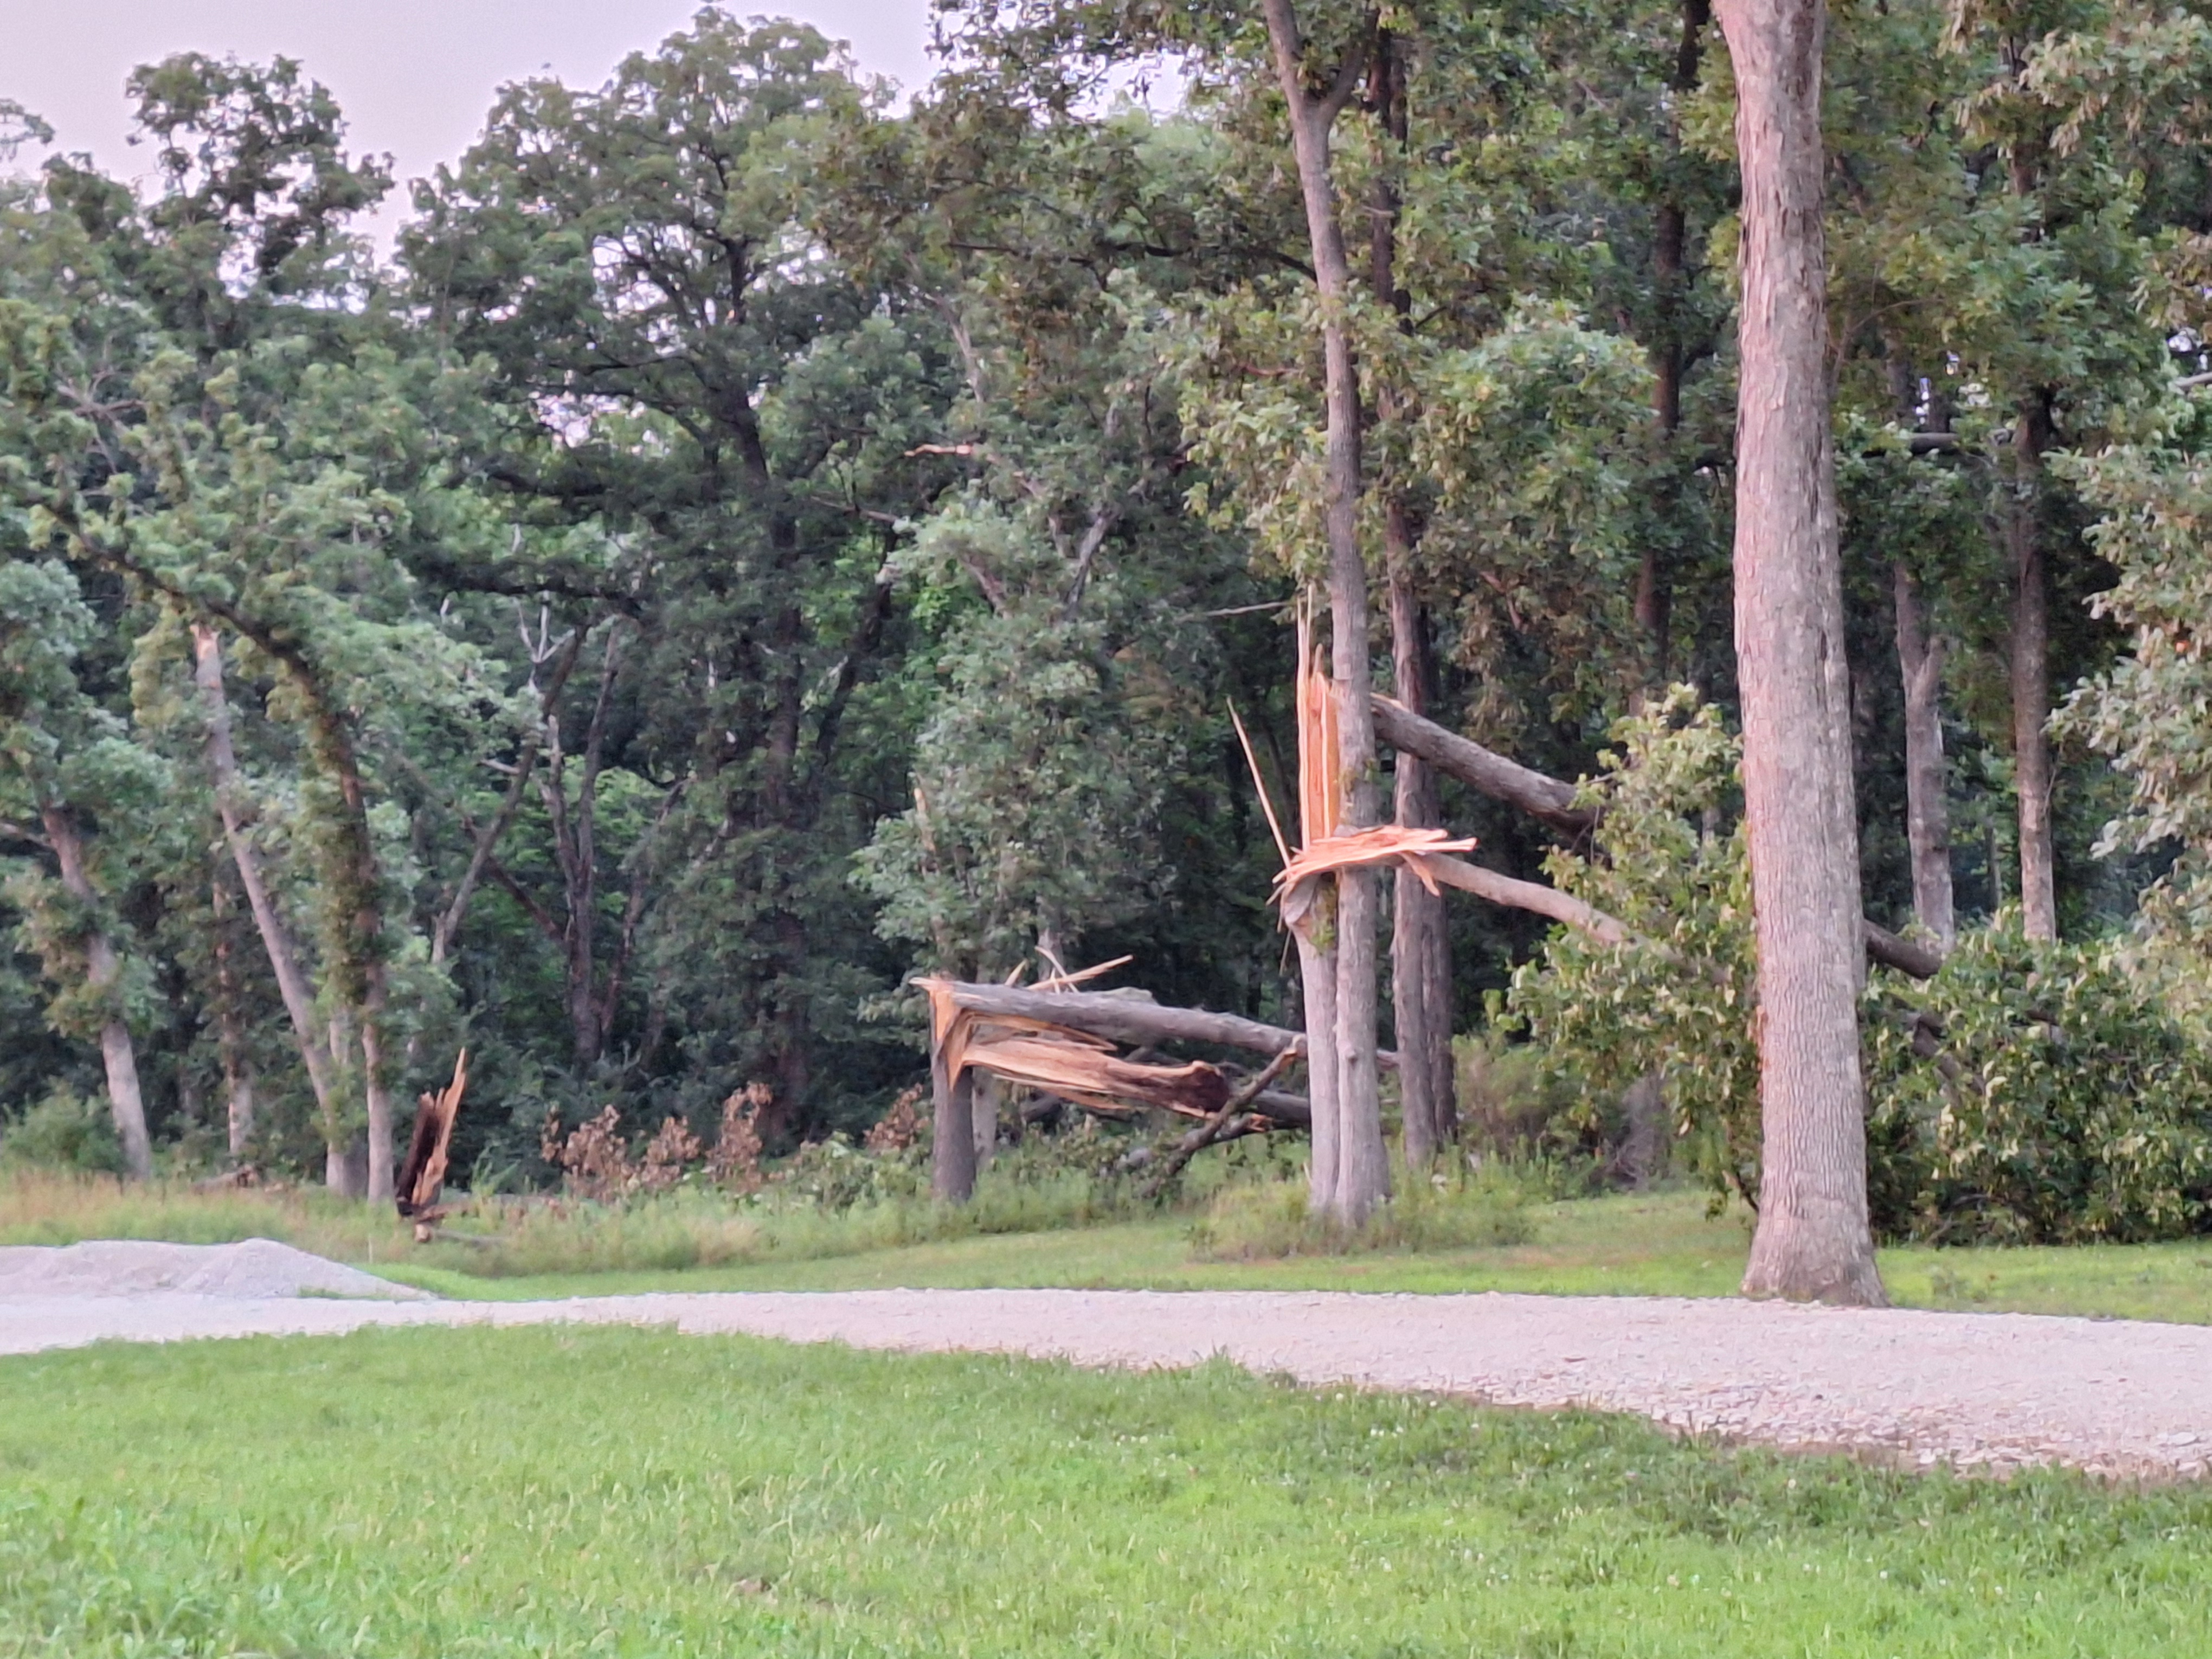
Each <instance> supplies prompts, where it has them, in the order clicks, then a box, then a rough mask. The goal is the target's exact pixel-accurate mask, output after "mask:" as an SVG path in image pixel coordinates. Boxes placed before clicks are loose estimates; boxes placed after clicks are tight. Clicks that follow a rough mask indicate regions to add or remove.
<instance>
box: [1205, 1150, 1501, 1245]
mask: <svg viewBox="0 0 2212 1659" xmlns="http://www.w3.org/2000/svg"><path fill="white" fill-rule="evenodd" d="M1532 1232H1533V1227H1532V1224H1531V1222H1530V1218H1529V1216H1528V1200H1527V1194H1526V1193H1525V1192H1524V1190H1523V1188H1522V1186H1521V1184H1520V1183H1519V1182H1516V1181H1515V1180H1514V1179H1513V1178H1512V1177H1511V1176H1509V1175H1507V1174H1506V1173H1504V1171H1503V1170H1499V1169H1498V1166H1496V1165H1494V1164H1492V1165H1486V1166H1485V1167H1484V1168H1483V1169H1481V1170H1478V1171H1475V1172H1473V1173H1471V1174H1468V1175H1461V1176H1436V1177H1432V1178H1431V1179H1426V1180H1422V1179H1405V1178H1401V1180H1400V1182H1399V1184H1398V1190H1397V1191H1396V1192H1395V1194H1393V1195H1392V1196H1391V1198H1390V1199H1389V1201H1388V1202H1387V1203H1385V1204H1383V1205H1382V1206H1380V1207H1379V1208H1377V1209H1376V1212H1375V1213H1374V1214H1373V1215H1371V1216H1370V1217H1369V1218H1367V1220H1366V1221H1365V1222H1364V1223H1363V1224H1362V1225H1359V1226H1358V1227H1351V1228H1347V1227H1346V1226H1344V1225H1341V1224H1340V1223H1339V1222H1336V1221H1334V1220H1333V1219H1331V1218H1328V1217H1325V1216H1316V1215H1314V1214H1312V1213H1310V1212H1309V1211H1308V1209H1307V1207H1306V1188H1305V1183H1304V1182H1303V1181H1295V1180H1292V1181H1269V1182H1236V1183H1232V1184H1230V1185H1226V1186H1224V1187H1223V1188H1220V1189H1219V1190H1218V1192H1217V1193H1216V1194H1214V1196H1213V1198H1212V1200H1211V1201H1210V1202H1209V1203H1208V1204H1207V1205H1206V1208H1205V1210H1204V1211H1203V1212H1201V1213H1200V1216H1199V1218H1198V1219H1197V1220H1196V1221H1195V1222H1194V1223H1193V1224H1192V1225H1191V1229H1190V1242H1191V1249H1192V1253H1193V1254H1194V1255H1196V1256H1197V1257H1198V1259H1199V1260H1200V1261H1279V1260H1281V1259H1283V1258H1285V1257H1287V1256H1299V1255H1356V1254H1359V1253H1362V1252H1367V1251H1408V1252H1410V1251H1417V1250H1455V1249H1476V1248H1480V1247H1481V1246H1484V1245H1492V1244H1522V1243H1527V1242H1528V1239H1529V1237H1531V1236H1532Z"/></svg>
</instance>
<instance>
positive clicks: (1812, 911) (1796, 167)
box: [1717, 0, 1883, 1305]
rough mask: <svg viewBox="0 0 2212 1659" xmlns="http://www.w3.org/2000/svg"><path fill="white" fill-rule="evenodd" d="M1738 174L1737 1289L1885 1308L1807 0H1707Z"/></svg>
mask: <svg viewBox="0 0 2212 1659" xmlns="http://www.w3.org/2000/svg"><path fill="white" fill-rule="evenodd" d="M1717 11H1718V13H1719V16H1720V22H1721V29H1722V32H1723V34H1724V35H1725V37H1726V39H1727V40H1728V46H1729V54H1730V56H1731V57H1732V58H1733V59H1734V61H1735V79H1736V88H1737V101H1736V148H1737V154H1738V156H1739V159H1740V162H1741V168H1742V178H1743V206H1742V233H1741V262H1742V263H1741V312H1740V314H1739V319H1738V324H1737V327H1738V341H1739V348H1740V357H1741V380H1740V383H1739V392H1738V404H1737V436H1736V443H1737V453H1736V522H1735V643H1736V663H1737V680H1738V685H1739V688H1740V691H1741V699H1742V708H1743V784H1744V817H1745V822H1746V824H1747V831H1748V840H1749V843H1750V850H1751V873H1752V901H1753V909H1754V911H1755V913H1756V939H1757V943H1758V953H1759V1014H1758V1032H1759V1105H1760V1122H1761V1130H1762V1170H1761V1174H1760V1179H1759V1226H1758V1231H1757V1232H1756V1233H1755V1234H1754V1236H1753V1241H1752V1251H1751V1262H1750V1267H1749V1268H1748V1270H1747V1272H1746V1273H1745V1275H1744V1283H1743V1288H1744V1291H1745V1294H1747V1295H1749V1296H1782V1297H1791V1298H1794V1299H1797V1300H1808V1301H1809V1300H1818V1301H1827V1302H1840V1303H1850V1304H1863V1305H1878V1304H1881V1302H1882V1300H1883V1296H1882V1288H1881V1278H1880V1276H1879V1274H1878V1273H1876V1271H1875V1259H1874V1240H1873V1237H1872V1234H1871V1232H1870V1231H1869V1226H1868V1220H1867V1192H1866V1133H1865V1128H1864V1122H1863V1094H1864V1091H1863V1085H1862V1083H1861V1080H1860V1074H1859V1041H1858V989H1859V984H1860V980H1861V975H1862V974H1863V962H1864V957H1863V945H1862V943H1861V940H1860V917H1859V899H1858V854H1857V829H1856V824H1855V822H1854V818H1853V806H1852V799H1851V753H1850V725H1849V718H1850V685H1849V671H1848V668H1847V666H1846V664H1845V659H1844V608H1843V585H1842V571H1841V560H1840V556H1839V550H1838V532H1837V521H1836V495H1835V489H1836V485H1835V456H1834V452H1833V448H1832V440H1831V435H1830V432H1829V425H1828V402H1829V398H1828V381H1827V367H1826V350H1827V343H1828V332H1827V264H1826V246H1825V238H1824V236H1823V233H1822V228H1821V222H1820V212H1821V202H1820V190H1821V178H1822V160H1821V147H1820V76H1821V47H1822V39H1821V37H1822V33H1823V28H1824V25H1825V21H1826V20H1825V15H1824V10H1823V8H1822V6H1821V4H1820V0H1719V4H1718V6H1717Z"/></svg>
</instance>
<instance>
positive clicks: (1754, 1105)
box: [1498, 687, 1759, 1201]
mask: <svg viewBox="0 0 2212 1659" xmlns="http://www.w3.org/2000/svg"><path fill="white" fill-rule="evenodd" d="M1613 741H1614V744H1615V745H1616V746H1615V747H1614V748H1613V749H1611V750H1607V751H1606V752H1605V753H1604V754H1603V755H1601V757H1600V764H1601V767H1602V768H1603V771H1602V773H1601V775H1599V776H1598V777H1596V778H1595V779H1593V780H1591V781H1589V782H1587V783H1585V784H1584V786H1583V791H1582V793H1581V796H1580V799H1581V800H1582V802H1583V805H1587V806H1589V807H1592V808H1594V809H1595V810H1596V811H1598V812H1599V814H1600V816H1599V818H1598V823H1597V828H1596V829H1595V832H1594V836H1593V840H1594V846H1593V848H1592V849H1591V851H1590V853H1589V854H1587V855H1585V854H1577V853H1571V852H1565V851H1560V852H1555V853H1553V854H1552V855H1551V857H1550V858H1549V860H1547V867H1548V869H1549V870H1550V872H1551V874H1552V877H1553V880H1554V881H1555V882H1556V883H1557V884H1559V887H1560V888H1561V889H1562V890H1565V891H1566V892H1569V893H1571V894H1573V895H1574V896H1576V897H1577V898H1579V899H1582V900H1583V901H1585V902H1588V903H1589V904H1590V905H1592V906H1594V907H1595V908H1597V909H1598V910H1600V911H1602V912H1603V913H1605V914H1606V915H1609V916H1612V917H1613V918H1614V919H1615V920H1616V921H1619V922H1620V923H1621V924H1622V925H1623V926H1624V927H1626V929H1627V932H1628V934H1629V938H1628V939H1627V940H1626V942H1624V943H1621V944H1607V943H1605V942H1603V941H1601V940H1599V939H1593V938H1591V937H1590V936H1589V935H1588V934H1585V933H1577V932H1574V931H1572V930H1570V929H1565V928H1562V929H1559V930H1558V931H1557V932H1556V933H1554V934H1553V937H1552V938H1551V939H1548V940H1547V942H1546V944H1545V946H1544V954H1543V957H1542V958H1541V960H1540V961H1534V962H1530V963H1524V964H1522V966H1521V967H1520V968H1518V969H1516V970H1515V972H1514V975H1513V981H1512V985H1511V987H1510V991H1509V992H1508V993H1507V994H1506V996H1505V997H1504V999H1503V1000H1502V1002H1501V1003H1500V1005H1499V1007H1498V1014H1499V1016H1500V1018H1501V1021H1502V1023H1504V1024H1505V1025H1507V1027H1508V1028H1509V1029H1511V1030H1517V1031H1521V1032H1523V1033H1525V1034H1526V1035H1527V1036H1528V1038H1529V1039H1530V1041H1531V1042H1534V1044H1536V1045H1537V1046H1538V1047H1539V1048H1541V1050H1542V1051H1543V1052H1544V1054H1546V1056H1547V1060H1548V1061H1549V1062H1550V1063H1551V1064H1552V1065H1553V1066H1555V1067H1556V1068H1558V1070H1559V1072H1560V1073H1564V1074H1565V1077H1567V1078H1569V1079H1572V1080H1574V1081H1575V1082H1577V1083H1579V1084H1580V1085H1582V1087H1583V1091H1584V1093H1583V1105H1582V1107H1581V1111H1582V1113H1583V1115H1585V1117H1587V1116H1588V1115H1589V1114H1593V1113H1595V1112H1596V1111H1597V1110H1599V1109H1600V1108H1599V1106H1598V1102H1600V1101H1601V1100H1604V1099H1607V1098H1617V1097H1619V1096H1620V1094H1621V1092H1622V1091H1625V1090H1626V1088H1627V1087H1628V1086H1629V1085H1630V1084H1632V1083H1633V1082H1634V1081H1636V1079H1638V1078H1640V1077H1643V1076H1644V1075H1645V1074H1646V1073H1650V1072H1654V1071H1656V1072H1658V1073H1661V1075H1662V1077H1663V1079H1665V1087H1666V1091H1667V1097H1668V1102H1669V1103H1670V1104H1671V1105H1672V1107H1673V1109H1674V1118H1675V1124H1676V1129H1677V1133H1679V1134H1680V1135H1681V1136H1682V1137H1684V1138H1685V1139H1686V1143H1687V1150H1688V1152H1689V1153H1690V1154H1691V1156H1692V1158H1693V1159H1694V1161H1695V1164H1696V1167H1698V1168H1699V1169H1700V1170H1702V1171H1703V1172H1704V1173H1705V1175H1706V1176H1708V1177H1709V1178H1710V1179H1711V1181H1712V1182H1713V1183H1714V1185H1715V1187H1716V1189H1717V1190H1720V1191H1727V1190H1730V1189H1732V1190H1734V1191H1735V1192H1738V1193H1740V1194H1742V1195H1743V1196H1744V1197H1746V1198H1747V1199H1750V1200H1754V1201H1755V1200H1756V1197H1757V1194H1758V1182H1759V1063H1758V1054H1757V1050H1756V1045H1755V1042H1754V1041H1753V1033H1752V1025H1751V1021H1752V1012H1753V997H1754V995H1755V986H1756V969H1755V964H1754V962H1753V940H1752V917H1751V872H1750V864H1749V861H1748V860H1747V857H1746V854H1745V850H1744V842H1743V831H1742V828H1741V824H1740V823H1738V824H1737V825H1736V826H1735V828H1734V829H1732V830H1730V831H1729V832H1728V833H1725V834H1724V833H1723V831H1722V829H1721V828H1720V825H1721V823H1722V813H1723V809H1724V808H1725V807H1727V806H1728V805H1729V803H1730V797H1731V795H1732V794H1733V793H1734V791H1735V769H1736V755H1737V744H1736V740H1735V738H1733V737H1731V736H1730V735H1729V733H1728V732H1726V731H1725V730H1724V729H1723V726H1722V725H1721V721H1720V715H1719V711H1718V710H1717V709H1716V708H1712V707H1711V705H1709V704H1701V703H1700V702H1699V700H1698V698H1697V696H1696V695H1695V693H1694V692H1692V690H1689V688H1687V687H1677V688H1676V689H1675V690H1674V691H1673V692H1672V693H1671V694H1670V695H1669V696H1668V697H1666V698H1665V699H1663V700H1662V701H1658V702H1654V703H1653V704H1652V705H1651V707H1650V708H1648V709H1647V710H1646V711H1645V712H1644V714H1640V715H1637V716H1632V717H1631V718H1629V719H1626V720H1622V721H1620V723H1619V724H1617V725H1616V726H1614V728H1613Z"/></svg>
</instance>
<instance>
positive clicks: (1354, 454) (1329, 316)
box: [1265, 0, 1390, 1226]
mask: <svg viewBox="0 0 2212 1659" xmlns="http://www.w3.org/2000/svg"><path fill="white" fill-rule="evenodd" d="M1265 9H1266V14H1267V38H1268V42H1269V45H1270V46H1271V48H1272V50H1273V56H1274V62H1275V73H1276V78H1277V80H1278V81H1279V83H1280V85H1281V87H1282V91H1283V99H1284V102H1285V106H1286V108H1287V110H1288V113H1289V118H1290V126H1291V149H1292V152H1293V154H1294V155H1295V157H1296V160H1297V172H1298V185H1299V191H1300V193H1301V195H1302V196H1303V197H1304V204H1305V216H1306V234H1307V240H1308V241H1309V243H1310V245H1311V247H1312V250H1313V263H1314V283H1315V287H1316V290H1317V291H1318V293H1319V295H1320V300H1321V315H1322V362H1323V365H1324V371H1323V374H1324V383H1323V397H1324V403H1325V406H1326V408H1327V410H1328V426H1327V433H1326V438H1325V442H1324V452H1323V454H1324V461H1323V473H1324V477H1325V480H1326V483H1325V490H1326V501H1325V502H1324V509H1325V511H1324V518H1325V521H1326V523H1327V526H1328V599H1329V654H1330V675H1331V678H1333V679H1334V681H1335V683H1336V684H1335V690H1336V695H1337V696H1338V699H1339V705H1338V715H1337V730H1338V736H1339V741H1340V745H1341V764H1342V772H1341V774H1340V778H1339V780H1338V787H1339V789H1340V792H1341V793H1340V806H1339V817H1338V822H1339V824H1340V828H1342V829H1346V830H1357V829H1367V828H1370V827H1371V826H1372V825H1373V824H1374V823H1376V820H1377V816H1378V803H1377V799H1376V749H1375V720H1374V714H1373V710H1372V708H1371V705H1370V685H1369V678H1368V677H1369V671H1370V665H1369V659H1368V647H1367V626H1368V615H1367V568H1366V564H1365V562H1364V559H1363V558H1362V556H1361V554H1360V548H1359V523H1358V520H1359V496H1360V489H1361V478H1360V453H1359V437H1360V421H1361V412H1360V402H1359V376H1358V367H1357V365H1356V363H1355V362H1354V361H1353V358H1352V329H1351V321H1350V318H1349V317H1348V316H1347V314H1346V312H1347V308H1348V307H1349V306H1350V305H1351V303H1352V267H1351V263H1350V260H1349V258H1348V257H1347V255H1346V252H1345V241H1344V228H1343V226H1342V225H1341V224H1340V222H1338V219H1337V194H1336V185H1335V181H1334V176H1333V174H1332V172H1331V169H1330V163H1329V153H1328V148H1329V133H1330V131H1331V129H1332V128H1333V127H1334V125H1335V124H1336V118H1337V116H1338V115H1339V114H1340V112H1342V111H1343V109H1344V106H1345V105H1346V103H1347V102H1348V101H1349V100H1350V99H1351V97H1352V94H1353V92H1354V91H1356V90H1357V89H1358V84H1359V81H1360V78H1361V76H1363V74H1364V71H1365V69H1366V67H1367V59H1368V54H1367V53H1365V52H1358V51H1352V52H1346V56H1345V60H1344V62H1343V63H1342V64H1340V65H1339V67H1338V70H1337V72H1336V76H1335V80H1334V84H1333V85H1332V86H1331V87H1330V88H1328V91H1327V92H1326V93H1324V94H1322V95H1320V96H1318V97H1316V95H1314V94H1312V93H1311V92H1310V91H1309V90H1308V88H1307V86H1306V77H1305V67H1304V61H1303V60H1304V45H1305V43H1304V39H1303V37H1302V36H1301V35H1300V33H1299V32H1298V26H1297V16H1296V14H1295V12H1294V10H1293V9H1292V3H1291V0H1265ZM1374 27H1375V23H1374V18H1373V15H1372V14H1370V15H1369V18H1368V21H1367V28H1366V33H1367V34H1368V36H1369V37H1370V40H1371V38H1372V36H1373V33H1374ZM1336 887H1337V902H1336V928H1335V936H1334V944H1335V957H1336V991H1335V1005H1336V1006H1335V1016H1336V1042H1335V1048H1336V1054H1335V1060H1336V1071H1337V1087H1336V1101H1335V1115H1336V1119H1337V1137H1336V1139H1337V1145H1336V1154H1337V1156H1336V1167H1335V1170H1334V1172H1333V1173H1334V1181H1333V1182H1332V1183H1331V1186H1330V1188H1329V1190H1328V1191H1327V1192H1326V1193H1324V1191H1323V1190H1322V1186H1321V1184H1320V1180H1319V1176H1318V1175H1317V1176H1316V1185H1315V1188H1314V1192H1313V1196H1314V1200H1315V1207H1316V1210H1318V1211H1321V1212H1325V1213H1327V1214H1329V1215H1331V1216H1333V1217H1334V1218H1335V1219H1337V1220H1338V1221H1339V1222H1340V1223H1342V1224H1343V1225H1346V1226H1357V1225H1359V1223H1361V1222H1363V1221H1364V1220H1365V1219H1366V1218H1367V1216H1368V1214H1369V1212H1371V1211H1372V1210H1373V1209H1374V1207H1375V1206H1376V1205H1377V1204H1379V1203H1381V1202H1382V1201H1383V1200H1384V1199H1386V1198H1388V1197H1389V1193H1390V1161H1389V1154H1388V1152H1386V1151H1385V1149H1384V1146H1383V1109H1382V1098H1381V1091H1380V1079H1379V1077H1378V1074H1377V1069H1376V1059H1375V1051H1376V1013H1377V1012H1378V1011H1377V1000H1378V999H1377V979H1376V970H1377V967H1378V963H1377V962H1376V920H1377V912H1378V909H1379V901H1380V890H1379V884H1377V882H1376V878H1375V876H1374V874H1373V873H1372V872H1368V871H1350V870H1347V871H1345V872H1341V873H1340V875H1339V876H1338V878H1337V883H1336ZM1316 1012H1317V1011H1316V1008H1315V1007H1314V1006H1313V1004H1312V1003H1311V1002H1310V1001H1309V1004H1308V1007H1307V1019H1308V1022H1309V1024H1310V1023H1311V1021H1312V1019H1313V1018H1314V1017H1315V1015H1316ZM1318 1058H1319V1055H1318V1051H1317V1050H1316V1051H1313V1052H1311V1053H1310V1054H1309V1059H1310V1060H1318ZM1322 1102H1323V1097H1322V1091H1319V1090H1316V1091H1315V1099H1314V1121H1315V1124H1316V1130H1318V1128H1319V1126H1320V1123H1321V1121H1322V1113H1323V1103H1322ZM1319 1145H1320V1142H1319V1137H1318V1134H1316V1152H1318V1149H1319Z"/></svg>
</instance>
